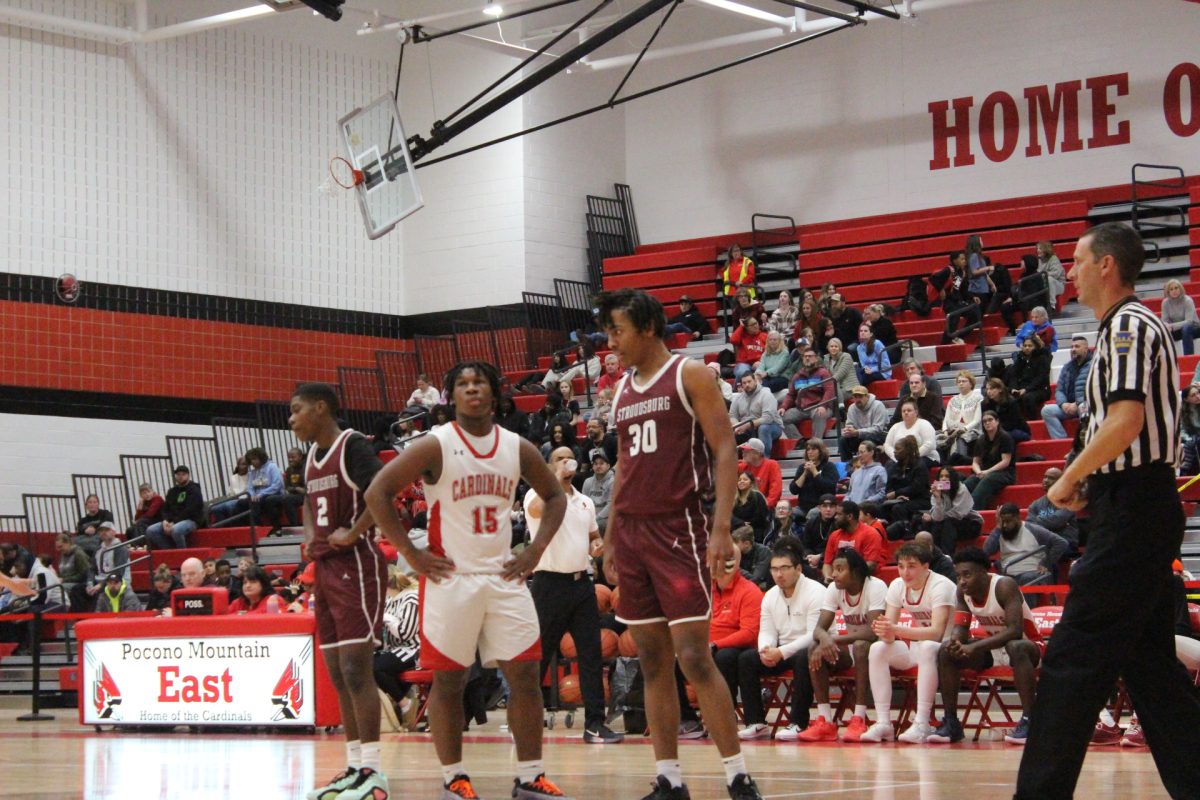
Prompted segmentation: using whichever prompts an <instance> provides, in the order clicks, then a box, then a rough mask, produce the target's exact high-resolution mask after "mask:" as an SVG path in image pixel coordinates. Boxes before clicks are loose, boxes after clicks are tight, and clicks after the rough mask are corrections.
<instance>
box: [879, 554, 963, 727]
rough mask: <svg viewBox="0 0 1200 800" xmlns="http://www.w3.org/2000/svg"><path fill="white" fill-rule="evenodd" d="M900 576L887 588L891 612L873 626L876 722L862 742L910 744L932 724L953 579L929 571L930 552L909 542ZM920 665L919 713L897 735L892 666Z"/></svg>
mask: <svg viewBox="0 0 1200 800" xmlns="http://www.w3.org/2000/svg"><path fill="white" fill-rule="evenodd" d="M896 566H897V567H898V569H899V572H900V577H899V578H896V579H895V580H894V581H892V584H891V586H889V587H888V590H887V611H886V612H884V615H883V616H881V617H878V618H877V619H876V620H875V621H874V622H873V623H872V624H871V629H872V630H874V631H875V635H876V636H878V637H879V641H877V642H875V644H873V645H871V649H870V652H869V654H868V660H869V662H870V663H869V666H868V670H869V671H870V673H871V695H872V696H873V697H874V698H875V713H876V720H875V724H874V725H872V726H871V727H870V728H867V731H866V733H864V734H863V735H862V736H860V737H859V741H860V742H883V741H887V740H888V739H898V740H899V741H901V742H907V743H909V744H920V743H921V742H924V741H925V740H926V739H927V738H928V737H929V734H931V733H933V728H932V727H931V726H930V724H929V716H930V714H931V713H932V712H933V700H934V697H935V696H936V695H937V687H938V672H937V668H938V658H937V654H938V648H940V647H941V642H942V639H943V638H945V635H946V630H947V628H948V627H949V623H950V612H951V611H953V610H954V602H955V600H954V589H955V587H954V581H952V580H950V579H949V578H945V577H942V576H941V575H938V574H937V573H936V572H931V571H930V569H929V551H927V550H926V549H925V548H923V547H918V546H916V545H915V544H906V545H904V546H903V547H901V548H900V549H899V550H897V551H896ZM901 611H907V612H908V614H909V616H910V617H911V618H912V623H911V624H910V625H900V624H898V623H899V621H900V612H901ZM914 665H915V666H916V668H917V713H916V716H915V717H914V718H913V723H912V725H910V726H909V728H908V730H906V731H905V732H904V733H902V734H900V736H898V737H897V736H896V731H895V728H893V727H892V720H891V712H892V669H910V668H911V667H913V666H914Z"/></svg>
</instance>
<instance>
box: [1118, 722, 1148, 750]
mask: <svg viewBox="0 0 1200 800" xmlns="http://www.w3.org/2000/svg"><path fill="white" fill-rule="evenodd" d="M1121 746H1122V747H1149V745H1148V744H1146V734H1144V733H1142V726H1141V725H1138V724H1137V723H1136V722H1135V723H1133V724H1132V725H1130V726H1129V727H1128V728H1126V729H1125V735H1124V736H1122V737H1121Z"/></svg>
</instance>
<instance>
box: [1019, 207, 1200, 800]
mask: <svg viewBox="0 0 1200 800" xmlns="http://www.w3.org/2000/svg"><path fill="white" fill-rule="evenodd" d="M1144 260H1145V251H1144V249H1143V246H1142V239H1141V237H1140V236H1139V235H1138V234H1137V233H1136V232H1135V231H1134V230H1133V229H1132V228H1130V227H1128V226H1126V225H1123V224H1120V223H1111V222H1110V223H1105V224H1103V225H1099V226H1097V227H1095V228H1092V229H1090V230H1089V231H1088V232H1087V233H1085V234H1084V235H1083V237H1082V238H1081V239H1080V240H1079V243H1078V244H1077V245H1076V246H1075V265H1074V267H1073V268H1072V269H1071V274H1070V276H1069V277H1070V278H1071V279H1072V280H1073V281H1074V282H1075V286H1076V288H1077V289H1078V290H1079V302H1081V303H1083V304H1084V305H1086V306H1088V307H1089V308H1091V309H1092V311H1094V312H1095V314H1096V316H1097V317H1098V318H1099V319H1100V335H1099V337H1098V338H1097V341H1096V354H1095V358H1094V360H1093V361H1092V370H1091V373H1090V374H1089V376H1088V384H1087V403H1088V408H1089V409H1090V410H1091V419H1090V421H1089V422H1088V428H1087V438H1086V442H1087V446H1086V447H1084V449H1083V451H1082V452H1081V453H1080V454H1079V456H1078V457H1077V458H1076V459H1075V461H1073V462H1072V463H1071V465H1070V466H1069V467H1068V468H1067V470H1066V471H1065V472H1064V473H1063V475H1062V477H1061V478H1060V479H1059V480H1058V482H1057V483H1055V484H1054V486H1053V487H1051V489H1050V491H1049V492H1048V493H1047V496H1048V497H1049V498H1050V501H1051V502H1053V503H1054V504H1055V505H1057V506H1060V507H1062V508H1069V509H1071V510H1073V511H1078V510H1080V509H1082V508H1084V507H1085V506H1086V507H1087V508H1088V510H1089V512H1090V514H1091V519H1092V528H1091V534H1090V535H1089V538H1088V546H1087V552H1086V553H1085V555H1084V556H1083V558H1081V559H1080V560H1079V562H1078V563H1077V564H1076V565H1075V568H1074V569H1073V570H1072V572H1071V592H1070V594H1068V595H1067V600H1066V604H1065V606H1064V608H1063V615H1062V621H1061V622H1059V624H1058V625H1057V626H1056V627H1055V629H1054V635H1053V636H1052V637H1051V639H1050V645H1049V648H1048V649H1047V651H1046V658H1045V661H1044V662H1043V664H1042V672H1041V678H1040V680H1039V682H1038V689H1037V700H1036V702H1035V703H1034V707H1033V714H1032V718H1031V720H1030V722H1031V726H1030V731H1029V739H1028V740H1027V741H1026V744H1025V752H1024V754H1023V756H1022V758H1021V770H1020V774H1019V775H1018V777H1017V792H1016V798H1017V799H1018V800H1023V799H1025V798H1028V799H1030V800H1032V798H1037V800H1057V798H1069V797H1071V796H1072V795H1073V794H1074V791H1075V784H1076V781H1077V780H1078V779H1079V770H1080V768H1081V767H1082V766H1083V758H1084V755H1085V754H1086V753H1087V747H1088V741H1089V739H1090V737H1091V733H1092V727H1093V725H1094V724H1095V721H1096V715H1097V713H1098V712H1099V711H1100V709H1101V708H1102V707H1103V706H1104V702H1105V699H1106V698H1107V697H1108V695H1109V693H1110V692H1111V691H1112V689H1113V686H1114V684H1115V683H1116V680H1117V678H1118V677H1124V679H1125V685H1126V687H1127V688H1128V690H1129V695H1130V698H1131V699H1132V700H1133V705H1134V707H1135V708H1136V709H1137V712H1138V720H1139V721H1140V722H1141V725H1142V729H1143V731H1144V732H1145V734H1146V742H1147V744H1149V745H1150V750H1151V752H1152V753H1153V754H1154V762H1155V764H1156V765H1157V766H1158V771H1159V777H1160V778H1161V779H1162V782H1163V784H1164V785H1165V786H1166V788H1167V791H1168V792H1169V793H1170V795H1171V797H1173V798H1177V799H1178V798H1200V759H1198V758H1197V757H1196V754H1197V753H1198V752H1200V700H1197V698H1196V696H1195V695H1194V694H1192V692H1191V689H1190V687H1189V684H1190V681H1189V679H1188V676H1187V673H1186V672H1185V670H1184V668H1183V665H1182V664H1180V663H1179V661H1178V660H1177V659H1176V658H1175V643H1174V638H1173V636H1172V628H1171V623H1172V613H1173V608H1172V604H1171V594H1170V588H1171V581H1170V577H1171V562H1172V560H1173V559H1175V558H1176V557H1177V554H1178V553H1179V547H1180V544H1181V543H1182V541H1183V527H1184V518H1183V510H1182V508H1181V506H1180V503H1179V494H1178V493H1177V491H1176V489H1175V460H1176V450H1177V449H1178V439H1179V430H1178V427H1179V405H1180V396H1179V367H1178V365H1177V364H1176V362H1175V345H1174V343H1173V342H1172V339H1171V334H1170V332H1169V331H1168V330H1167V329H1166V327H1165V326H1164V325H1163V323H1162V322H1161V321H1160V320H1159V318H1158V316H1157V315H1155V314H1154V313H1153V312H1151V311H1150V310H1149V309H1147V308H1146V307H1145V306H1144V305H1142V304H1141V303H1140V302H1138V299H1137V297H1136V296H1135V295H1134V293H1133V286H1134V281H1135V280H1137V277H1138V274H1139V273H1140V272H1141V270H1142V263H1143V261H1144Z"/></svg>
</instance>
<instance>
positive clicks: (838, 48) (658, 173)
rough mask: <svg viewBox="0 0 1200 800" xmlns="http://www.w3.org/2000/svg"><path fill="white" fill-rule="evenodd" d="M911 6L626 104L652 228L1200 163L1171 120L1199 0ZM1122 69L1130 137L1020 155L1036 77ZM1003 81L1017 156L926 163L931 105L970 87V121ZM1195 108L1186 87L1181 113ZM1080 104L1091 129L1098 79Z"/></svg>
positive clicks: (931, 200) (975, 197) (641, 211)
mask: <svg viewBox="0 0 1200 800" xmlns="http://www.w3.org/2000/svg"><path fill="white" fill-rule="evenodd" d="M915 8H916V10H917V12H918V14H919V21H918V22H916V23H915V24H901V23H895V22H891V21H888V20H879V21H873V22H871V23H870V24H869V25H867V26H865V27H860V28H858V29H855V30H850V31H844V32H840V33H836V34H833V35H831V36H828V37H826V38H824V39H821V40H818V41H815V42H811V43H808V44H804V45H801V46H799V47H797V48H793V49H792V50H790V51H785V52H784V53H781V54H777V55H774V56H771V57H768V58H765V59H760V60H759V61H756V62H753V63H752V64H749V65H746V66H742V67H738V68H735V69H733V70H729V71H727V72H723V73H721V74H719V75H716V76H712V77H709V78H705V79H703V80H700V81H697V82H694V83H691V84H688V85H685V86H682V87H679V88H676V89H673V90H671V91H669V92H666V93H664V94H661V95H656V96H655V97H653V98H650V99H647V100H642V101H638V102H635V103H632V104H630V105H629V106H628V107H627V111H626V121H627V125H626V169H627V173H628V178H629V183H630V184H631V186H632V187H633V193H634V197H635V199H636V201H637V210H638V215H639V220H638V221H639V224H640V227H641V233H642V239H643V240H644V241H648V242H654V241H664V240H670V239H678V238H686V237H693V236H703V235H712V234H714V233H721V232H726V231H741V230H747V229H748V228H749V222H750V215H751V214H752V213H753V212H755V211H763V212H770V213H789V214H792V215H794V216H796V217H797V220H798V221H803V222H813V221H820V220H831V219H844V218H852V217H858V216H863V215H870V214H879V213H887V212H891V211H900V210H908V209H919V208H928V207H937V206H944V205H952V204H958V203H968V202H973V201H981V200H987V199H993V198H1003V197H1015V196H1021V195H1029V194H1039V193H1045V192H1054V191H1063V190H1070V189H1078V188H1086V187H1092V186H1102V185H1110V184H1118V183H1122V182H1124V181H1128V180H1129V169H1130V166H1131V165H1132V164H1133V163H1135V162H1138V161H1149V162H1152V163H1159V164H1176V165H1179V166H1182V167H1184V168H1185V169H1186V170H1187V171H1188V173H1189V174H1194V173H1196V172H1197V171H1200V147H1198V146H1197V145H1198V144H1200V141H1198V137H1196V136H1193V137H1191V138H1180V137H1178V136H1176V135H1175V134H1173V133H1171V132H1170V131H1169V129H1168V128H1167V125H1166V123H1165V121H1164V116H1163V105H1162V104H1163V83H1164V79H1165V78H1166V76H1167V74H1168V73H1169V72H1170V70H1171V69H1172V68H1173V67H1174V66H1175V65H1177V64H1179V63H1181V62H1192V63H1197V62H1200V54H1198V52H1197V50H1196V46H1195V44H1196V33H1197V31H1200V6H1197V5H1196V4H1194V3H1187V2H1182V0H1139V1H1138V2H1137V3H1126V2H1118V1H1117V0H1055V2H1053V3H1048V2H1044V0H1005V2H999V0H982V2H979V1H977V2H974V3H966V4H959V5H954V6H949V7H941V8H937V7H935V8H930V9H929V10H927V11H922V10H921V8H922V2H921V0H918V1H917V2H916V3H915ZM733 54H734V52H731V51H728V50H726V51H720V52H719V53H717V54H716V55H715V56H712V55H710V56H708V58H710V60H707V61H699V60H698V61H697V62H695V63H696V64H711V63H716V62H715V60H711V59H715V58H717V57H720V58H725V57H731V56H732V55H733ZM660 63H665V62H660ZM656 66H657V65H647V66H646V67H643V69H645V68H655V67H656ZM1119 72H1128V73H1129V83H1130V86H1129V95H1128V96H1126V97H1122V98H1116V97H1115V96H1114V97H1113V98H1111V99H1112V100H1113V102H1115V104H1116V106H1117V114H1116V115H1115V116H1114V118H1113V121H1114V124H1115V121H1117V120H1121V119H1127V120H1130V122H1131V143H1130V144H1127V145H1119V146H1114V147H1108V148H1103V149H1092V150H1088V149H1084V150H1081V151H1079V152H1072V153H1061V152H1060V153H1056V154H1055V155H1053V156H1050V155H1043V156H1041V157H1035V158H1026V157H1025V156H1024V148H1025V146H1026V144H1027V136H1026V132H1025V127H1026V125H1027V122H1026V115H1025V110H1024V106H1025V103H1024V100H1023V98H1022V91H1023V89H1024V88H1025V87H1028V86H1037V85H1040V84H1050V86H1051V88H1053V86H1054V84H1055V83H1057V82H1060V81H1070V80H1086V79H1087V78H1089V77H1095V76H1101V75H1107V74H1110V73H1119ZM1185 87H1186V84H1185ZM998 90H1000V91H1005V92H1007V93H1009V94H1010V95H1012V96H1013V97H1014V98H1015V99H1016V101H1017V106H1018V108H1019V109H1020V111H1021V118H1020V119H1021V122H1020V124H1021V128H1022V130H1021V138H1020V142H1019V145H1018V148H1017V152H1016V154H1015V155H1014V156H1013V157H1012V158H1010V159H1009V160H1007V161H1005V162H1002V163H993V162H991V161H989V160H988V159H987V158H985V157H983V155H982V154H981V153H980V149H979V144H978V140H977V138H976V139H975V141H974V142H973V152H974V154H975V158H976V161H975V164H974V165H972V166H969V167H957V168H949V169H942V170H930V168H929V162H930V159H931V158H932V157H933V153H932V144H931V142H932V136H931V123H930V116H929V113H928V110H927V106H928V104H929V103H930V102H936V101H941V100H951V99H952V98H955V97H962V96H969V95H971V96H974V98H975V105H974V108H973V109H972V125H973V126H974V125H975V124H976V123H977V120H978V115H979V108H980V105H981V104H982V102H983V100H984V98H985V97H987V96H988V95H989V94H990V93H992V92H994V91H998ZM1185 94H1186V91H1185ZM1188 108H1189V106H1188V104H1187V101H1186V100H1185V101H1184V115H1185V118H1186V117H1187V112H1188ZM1080 118H1081V125H1080V133H1081V135H1082V136H1083V137H1084V139H1086V138H1087V137H1088V136H1089V135H1090V133H1091V103H1090V95H1089V93H1088V91H1087V89H1084V91H1083V92H1082V94H1081V95H1080Z"/></svg>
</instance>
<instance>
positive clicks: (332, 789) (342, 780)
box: [305, 767, 358, 800]
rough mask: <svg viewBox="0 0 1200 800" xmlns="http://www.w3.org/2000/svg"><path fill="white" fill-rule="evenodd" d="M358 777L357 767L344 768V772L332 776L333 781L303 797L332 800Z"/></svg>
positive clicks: (312, 799) (310, 799)
mask: <svg viewBox="0 0 1200 800" xmlns="http://www.w3.org/2000/svg"><path fill="white" fill-rule="evenodd" d="M357 777H358V767H346V769H345V770H343V771H342V772H339V773H338V774H337V775H334V776H333V780H331V781H330V782H329V783H327V784H325V785H324V786H318V787H317V788H316V789H313V790H312V791H311V792H309V793H308V794H307V795H305V797H306V798H307V799H308V800H333V798H335V797H337V796H338V795H339V794H341V792H342V789H345V788H347V787H349V786H350V785H351V784H352V783H354V779H355V778H357Z"/></svg>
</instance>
